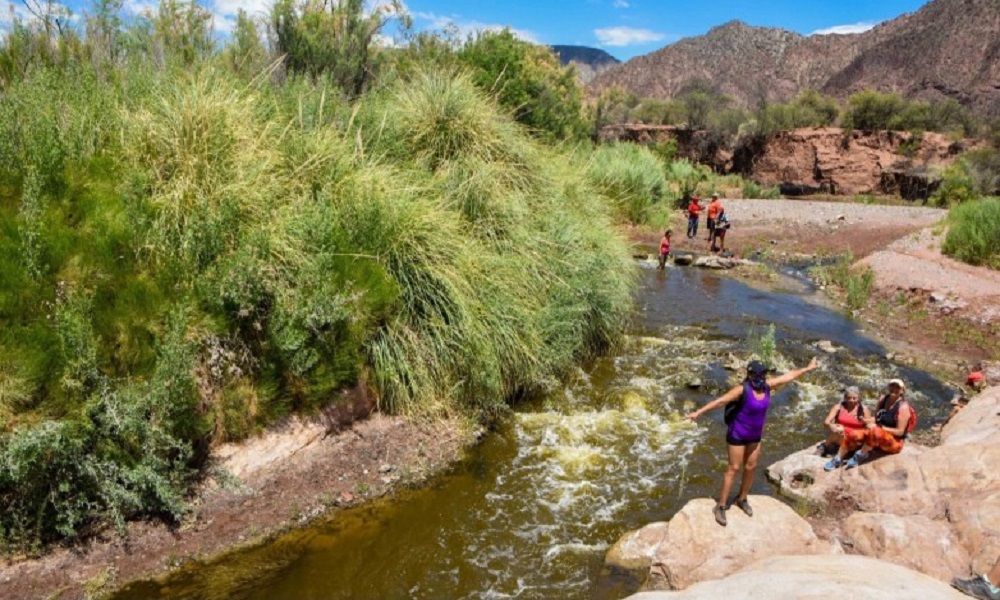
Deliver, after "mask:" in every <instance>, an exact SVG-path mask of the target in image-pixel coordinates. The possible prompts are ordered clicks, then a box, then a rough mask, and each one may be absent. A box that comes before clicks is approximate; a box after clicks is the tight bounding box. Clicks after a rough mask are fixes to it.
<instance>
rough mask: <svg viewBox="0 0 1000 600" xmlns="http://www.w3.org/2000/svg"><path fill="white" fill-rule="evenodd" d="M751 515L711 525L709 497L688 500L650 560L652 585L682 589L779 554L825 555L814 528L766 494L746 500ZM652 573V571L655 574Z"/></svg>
mask: <svg viewBox="0 0 1000 600" xmlns="http://www.w3.org/2000/svg"><path fill="white" fill-rule="evenodd" d="M749 500H750V505H751V506H752V507H753V511H754V516H753V517H752V518H751V517H748V516H746V515H745V514H743V511H741V510H740V509H738V508H735V507H733V508H730V509H729V510H728V511H727V517H728V525H727V526H726V527H722V526H720V525H719V524H718V523H716V522H715V517H714V515H713V514H712V508H713V507H714V506H715V501H714V500H711V499H708V498H699V499H695V500H691V501H690V502H688V503H687V504H686V505H684V508H682V509H681V510H680V511H679V512H678V513H677V514H676V515H674V517H673V518H672V519H670V522H669V523H668V524H667V534H666V536H665V537H664V539H663V541H662V542H661V543H660V544H659V546H657V548H656V551H655V554H654V556H653V567H652V569H651V578H650V581H651V583H653V584H654V585H655V584H656V582H663V583H664V584H665V585H667V586H669V588H671V589H684V588H686V587H688V586H690V585H693V584H695V583H698V582H700V581H706V580H710V579H717V578H719V577H725V576H726V575H729V574H730V573H733V572H735V571H737V570H739V569H740V568H742V567H743V566H744V565H746V564H748V563H751V562H753V561H755V560H758V559H761V558H764V557H767V556H771V555H773V554H775V553H780V554H829V553H830V552H831V546H830V545H829V544H827V543H824V542H821V541H820V540H819V538H817V537H816V534H815V533H814V532H813V530H812V527H810V526H809V523H807V522H806V521H805V519H803V518H802V517H800V516H799V515H798V514H796V513H795V511H793V510H792V509H791V508H789V507H788V506H787V505H786V504H784V503H782V502H781V501H779V500H776V499H774V498H770V497H768V496H750V498H749ZM652 570H655V571H656V573H653V572H652Z"/></svg>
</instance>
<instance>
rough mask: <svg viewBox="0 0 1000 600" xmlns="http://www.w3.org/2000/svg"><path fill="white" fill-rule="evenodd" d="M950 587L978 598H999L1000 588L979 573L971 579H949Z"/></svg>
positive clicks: (983, 599)
mask: <svg viewBox="0 0 1000 600" xmlns="http://www.w3.org/2000/svg"><path fill="white" fill-rule="evenodd" d="M951 587H953V588H955V589H957V590H959V591H961V592H962V593H965V594H968V595H970V596H972V597H973V598H979V599H980V600H1000V590H998V589H997V588H996V586H994V585H992V584H990V582H988V581H987V580H986V578H985V577H983V576H982V575H980V576H979V577H974V578H972V579H958V578H957V577H956V578H955V579H952V580H951Z"/></svg>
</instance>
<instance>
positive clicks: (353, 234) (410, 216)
mask: <svg viewBox="0 0 1000 600" xmlns="http://www.w3.org/2000/svg"><path fill="white" fill-rule="evenodd" d="M353 126H354V127H355V128H356V129H357V131H358V136H359V137H360V138H361V139H363V140H364V142H365V146H364V155H365V157H366V161H368V162H367V164H366V167H365V169H364V175H363V176H361V177H359V178H358V179H357V180H356V181H355V184H354V185H352V186H350V187H344V188H342V194H340V195H338V196H336V197H334V198H333V202H335V203H336V205H337V206H338V210H339V211H340V212H341V214H342V218H343V221H342V226H343V228H344V230H345V231H346V232H347V234H348V236H349V238H350V239H351V241H352V242H353V243H354V244H357V245H358V246H359V247H360V249H361V251H362V252H364V253H366V254H372V255H375V256H378V257H379V263H380V264H381V265H383V266H384V267H385V268H386V270H387V271H388V272H389V273H390V275H391V276H392V278H393V280H394V281H395V282H396V284H397V285H398V286H399V290H400V303H401V306H400V307H399V310H398V311H397V312H396V314H395V315H394V316H393V318H392V319H390V320H389V321H388V322H386V323H385V324H384V325H383V326H382V327H380V328H379V329H378V331H377V332H376V334H375V336H374V337H373V339H372V341H371V342H370V343H369V344H368V346H367V352H368V358H369V362H370V364H371V366H372V368H373V370H374V373H375V376H376V381H377V382H378V384H379V386H380V388H381V389H382V392H383V393H384V394H385V398H386V400H387V401H388V403H389V404H390V406H392V407H394V408H395V409H397V410H404V411H413V412H423V411H426V410H428V409H436V410H441V409H442V408H443V409H448V407H449V406H452V407H461V406H466V407H473V408H475V409H476V410H478V411H483V412H485V413H487V414H495V413H496V412H497V411H500V410H502V409H503V407H504V406H505V403H504V400H503V399H504V398H507V397H510V396H511V395H518V394H522V393H527V392H530V391H531V390H532V389H534V388H535V387H537V386H538V385H539V384H540V383H543V382H545V381H548V380H551V379H552V378H553V377H556V376H558V375H560V374H561V373H563V372H564V371H565V370H566V369H567V368H569V367H570V366H571V365H572V364H573V363H574V362H575V361H578V360H580V359H582V358H585V357H586V356H589V355H591V354H593V353H594V352H595V351H597V350H599V349H601V348H602V347H606V345H607V344H608V343H609V342H611V341H612V340H613V339H614V338H615V337H616V336H617V332H618V331H619V328H620V326H621V324H622V323H623V319H624V318H625V314H626V312H627V306H628V304H629V301H628V294H629V289H630V288H631V271H630V267H629V266H628V265H627V264H626V263H625V262H624V260H623V259H624V257H625V256H626V252H625V248H624V246H623V243H622V241H621V240H620V239H619V238H618V237H617V236H616V235H615V234H613V233H612V228H611V224H610V217H609V215H608V211H607V209H606V207H605V203H604V202H603V199H602V198H601V197H600V196H599V195H597V194H596V193H595V192H594V191H593V190H592V189H591V188H589V187H587V186H581V185H579V183H578V182H577V181H575V180H576V179H577V178H579V176H580V173H579V168H578V167H566V166H565V165H564V164H563V162H562V161H563V160H564V159H562V158H560V157H558V156H557V155H555V154H554V153H552V152H551V151H546V150H544V149H543V148H542V147H541V146H539V145H537V144H536V143H535V142H533V141H532V140H531V138H530V137H528V135H527V133H526V132H525V131H524V130H523V129H521V128H520V127H519V126H517V125H516V124H515V123H514V122H513V120H512V119H511V117H510V116H509V115H507V114H504V113H502V112H501V111H499V110H498V109H497V108H496V105H495V104H493V103H492V101H490V100H489V98H487V97H486V96H485V95H484V94H483V92H482V91H480V90H479V89H478V88H477V87H476V86H475V85H474V84H472V82H471V81H470V80H469V78H468V77H467V76H466V75H464V74H461V73H457V74H456V73H453V72H447V71H421V72H416V73H414V74H413V75H412V76H410V77H408V78H405V79H401V80H399V81H397V82H394V83H393V84H392V85H391V86H390V87H389V88H387V89H385V90H382V91H381V92H380V93H379V94H377V95H375V96H373V97H372V98H371V99H370V101H369V104H367V105H366V106H363V107H362V109H361V111H359V114H358V117H357V119H356V120H355V122H354V123H353ZM416 140H419V143H418V142H417V141H416ZM428 400H435V401H436V402H431V403H428Z"/></svg>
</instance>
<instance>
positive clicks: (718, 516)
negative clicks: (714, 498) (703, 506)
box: [712, 504, 726, 527]
mask: <svg viewBox="0 0 1000 600" xmlns="http://www.w3.org/2000/svg"><path fill="white" fill-rule="evenodd" d="M712 514H714V515H715V522H716V523H718V524H719V525H722V526H723V527H725V526H726V507H725V506H719V505H718V504H716V505H715V508H713V509H712Z"/></svg>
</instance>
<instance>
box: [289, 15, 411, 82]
mask: <svg viewBox="0 0 1000 600" xmlns="http://www.w3.org/2000/svg"><path fill="white" fill-rule="evenodd" d="M394 19H396V20H398V22H399V23H400V24H401V25H402V26H403V27H404V28H408V27H409V24H410V20H409V17H408V16H407V15H406V13H405V12H404V11H403V5H402V3H401V2H400V1H399V0H390V1H389V2H385V3H383V4H380V5H379V6H378V7H377V8H376V9H375V10H373V11H371V12H370V13H369V12H366V10H365V2H364V0H340V1H334V0H302V1H300V2H296V1H295V0H278V1H277V2H275V4H274V7H273V8H272V9H271V35H272V42H273V44H274V50H275V52H276V53H277V54H279V55H284V57H285V64H286V66H287V67H288V69H289V70H290V71H293V72H297V73H305V74H308V75H311V76H312V77H314V78H315V77H319V76H320V75H328V76H329V77H330V78H331V79H332V80H333V82H334V83H335V84H337V85H338V86H339V87H340V89H341V90H342V91H343V92H344V93H345V94H347V95H348V96H350V97H352V98H356V97H358V96H360V95H361V93H362V92H364V91H365V89H366V88H367V87H368V84H369V83H370V82H371V81H372V79H373V78H374V77H375V75H376V74H377V72H378V68H379V66H380V65H381V64H382V58H383V57H382V53H381V52H380V51H379V48H378V46H377V44H376V41H377V38H378V35H379V33H381V31H382V30H383V29H384V28H385V26H386V25H387V24H388V23H389V22H390V21H392V20H394Z"/></svg>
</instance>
